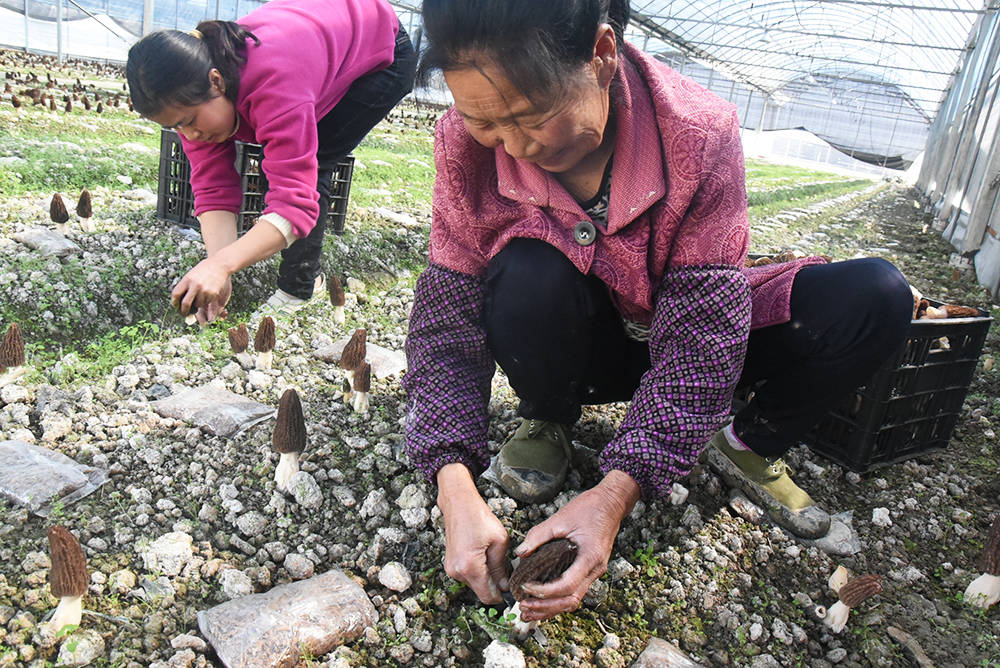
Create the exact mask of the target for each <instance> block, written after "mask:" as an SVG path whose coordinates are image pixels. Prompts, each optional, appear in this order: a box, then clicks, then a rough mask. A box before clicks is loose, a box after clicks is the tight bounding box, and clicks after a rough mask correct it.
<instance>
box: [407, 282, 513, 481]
mask: <svg viewBox="0 0 1000 668" xmlns="http://www.w3.org/2000/svg"><path fill="white" fill-rule="evenodd" d="M485 295H486V287H485V284H484V283H483V281H482V280H481V279H479V278H476V277H474V276H470V275H468V274H463V273H460V272H457V271H453V270H451V269H447V268H445V267H442V266H440V265H436V264H431V265H430V266H429V267H428V269H427V270H426V271H425V272H424V273H423V274H422V275H421V276H420V279H419V280H418V281H417V287H416V292H415V294H414V304H413V312H412V313H411V314H410V331H409V334H408V336H407V339H406V360H407V372H406V375H405V376H404V377H403V389H404V390H405V391H406V393H407V410H406V429H405V433H406V451H407V454H408V455H409V456H410V461H412V462H413V464H414V465H415V466H416V467H417V468H418V469H419V470H420V471H421V472H422V473H423V474H424V475H426V476H427V478H428V479H429V480H430V482H431V483H434V482H436V480H435V477H436V475H437V472H438V470H440V469H441V467H442V466H444V465H445V464H450V463H453V462H461V463H463V464H465V465H466V466H467V467H469V469H470V470H471V471H472V472H473V474H478V473H479V472H480V471H482V470H483V469H485V468H486V466H487V464H488V463H489V452H488V450H487V448H486V428H487V424H488V419H489V418H488V415H487V404H488V402H489V397H490V380H491V379H492V377H493V372H494V371H495V369H496V364H495V362H494V360H493V357H492V356H491V355H490V352H489V349H488V348H487V346H486V329H485V326H484V324H483V303H484V299H485Z"/></svg>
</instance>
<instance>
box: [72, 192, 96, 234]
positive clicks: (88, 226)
mask: <svg viewBox="0 0 1000 668" xmlns="http://www.w3.org/2000/svg"><path fill="white" fill-rule="evenodd" d="M76 215H78V216H80V218H83V227H84V229H85V230H87V231H88V232H93V231H94V224H93V223H91V222H90V217H91V216H93V215H94V208H93V206H92V205H91V201H90V191H89V190H87V189H86V188H84V189H83V191H82V192H81V193H80V199H79V200H77V202H76Z"/></svg>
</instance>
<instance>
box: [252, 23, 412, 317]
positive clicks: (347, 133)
mask: <svg viewBox="0 0 1000 668" xmlns="http://www.w3.org/2000/svg"><path fill="white" fill-rule="evenodd" d="M416 64H417V56H416V54H415V53H414V51H413V45H411V44H410V38H409V36H407V34H406V31H405V30H403V27H402V26H400V27H399V33H398V34H397V35H396V50H395V54H394V58H393V61H392V65H390V66H389V67H387V68H386V69H384V70H379V71H378V72H372V73H371V74H366V75H365V76H363V77H361V78H360V79H357V80H356V81H355V82H354V83H353V84H351V87H350V88H349V89H348V90H347V94H346V95H344V97H343V99H341V100H340V102H338V103H337V105H336V106H335V107H334V108H333V109H331V110H330V111H329V112H328V113H327V114H326V116H324V117H323V118H321V119H320V120H319V122H318V123H317V124H316V129H317V135H318V136H319V148H318V150H317V151H316V159H317V161H318V163H319V171H318V179H317V184H316V190H317V191H318V192H319V217H318V218H317V220H316V226H315V227H314V228H313V229H312V230H311V231H310V232H309V234H308V235H306V236H305V237H303V238H301V239H297V240H296V241H294V242H293V243H292V244H291V245H290V246H289V247H288V248H286V249H285V250H283V251H281V265H280V266H279V267H278V287H279V288H281V289H282V290H284V291H285V292H287V293H288V294H290V295H294V296H296V297H298V298H299V299H308V298H309V297H311V296H312V292H313V282H314V281H315V280H316V276H317V275H319V273H320V270H321V268H320V258H321V256H322V252H323V237H324V235H325V234H326V217H327V214H328V213H329V212H330V181H331V180H332V178H333V170H334V169H336V167H337V164H338V163H339V162H340V161H341V160H343V159H344V158H345V157H346V156H347V154H348V153H350V152H351V151H353V150H354V149H355V148H356V147H357V145H358V144H360V143H361V140H362V139H364V138H365V136H366V135H367V134H368V133H369V132H370V131H371V129H372V128H374V127H375V126H376V125H378V123H379V121H381V120H382V119H383V118H385V117H386V115H387V114H388V113H389V112H390V111H391V110H392V108H393V107H395V106H396V104H397V103H398V102H399V101H400V100H402V99H403V98H404V97H405V96H406V94H407V93H409V92H410V91H411V90H412V89H413V74H414V71H415V70H416ZM264 152H265V153H266V152H267V147H265V148H264Z"/></svg>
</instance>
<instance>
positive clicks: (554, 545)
mask: <svg viewBox="0 0 1000 668" xmlns="http://www.w3.org/2000/svg"><path fill="white" fill-rule="evenodd" d="M576 551H577V548H576V543H574V542H572V541H569V540H566V539H565V538H559V539H556V540H552V541H549V542H548V543H545V544H544V545H541V546H539V547H538V548H537V549H536V550H535V551H534V552H532V553H531V554H529V555H528V556H526V557H523V558H522V559H521V561H520V562H519V563H518V565H517V568H515V569H514V572H513V573H511V575H510V579H509V580H508V583H509V584H510V593H511V594H513V595H514V598H515V599H517V600H518V601H520V600H522V599H525V598H530V596H531V595H530V594H528V593H527V592H526V591H525V590H524V585H526V584H528V583H529V582H539V583H543V584H544V583H546V582H551V581H553V580H555V579H557V578H558V577H559V576H560V575H562V574H563V572H565V570H566V569H567V568H569V567H570V566H571V565H572V564H573V562H574V561H575V560H576Z"/></svg>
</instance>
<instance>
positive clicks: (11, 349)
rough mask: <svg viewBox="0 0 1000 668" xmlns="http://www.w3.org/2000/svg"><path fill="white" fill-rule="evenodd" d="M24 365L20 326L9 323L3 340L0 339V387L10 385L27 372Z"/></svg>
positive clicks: (22, 338)
mask: <svg viewBox="0 0 1000 668" xmlns="http://www.w3.org/2000/svg"><path fill="white" fill-rule="evenodd" d="M27 371H28V370H27V368H25V366H24V337H23V336H21V327H20V326H19V325H18V324H17V323H16V322H12V323H10V327H8V328H7V333H6V334H4V337H3V341H0V387H3V386H5V385H10V384H11V383H13V382H14V381H15V380H17V379H18V378H20V377H21V376H23V375H24V374H25V373H27Z"/></svg>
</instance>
